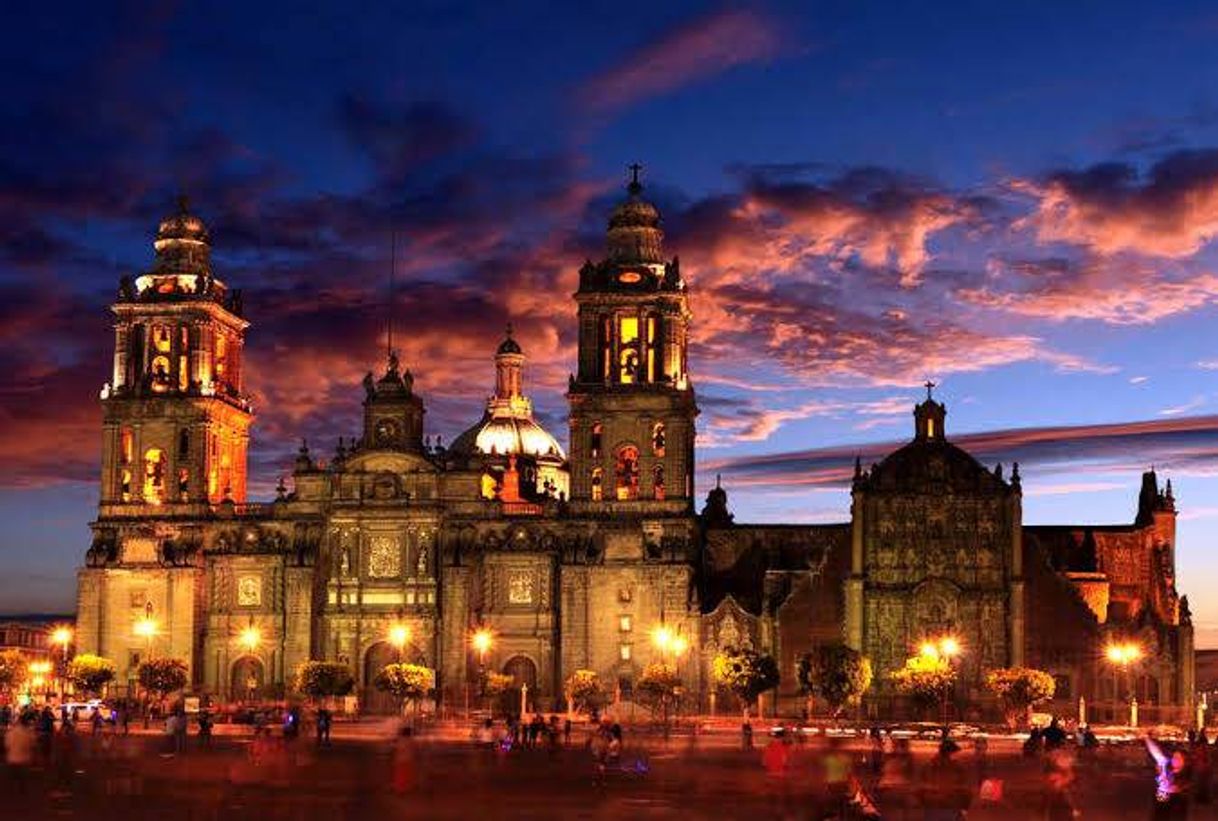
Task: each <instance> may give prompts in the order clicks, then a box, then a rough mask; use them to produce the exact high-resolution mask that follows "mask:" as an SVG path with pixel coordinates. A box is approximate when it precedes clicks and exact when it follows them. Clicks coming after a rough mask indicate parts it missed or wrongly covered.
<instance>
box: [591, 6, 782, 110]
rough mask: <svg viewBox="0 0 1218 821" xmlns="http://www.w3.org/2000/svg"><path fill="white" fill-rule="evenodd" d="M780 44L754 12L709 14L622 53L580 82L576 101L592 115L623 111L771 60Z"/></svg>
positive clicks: (773, 27) (774, 29) (771, 26)
mask: <svg viewBox="0 0 1218 821" xmlns="http://www.w3.org/2000/svg"><path fill="white" fill-rule="evenodd" d="M782 40H783V38H782V36H781V32H780V29H779V26H778V24H777V23H776V22H774V21H772V20H770V19H769V18H767V17H765V16H763V15H762V14H760V13H758V12H756V11H751V10H747V9H739V10H725V11H717V12H713V13H711V14H707V15H705V16H702V17H699V18H698V19H696V20H692V21H689V22H686V23H684V24H682V25H681V26H679V27H677V28H675V29H673V30H671V31H669V32H667V33H665V34H663V35H662V36H660V37H659V38H657V39H655V40H653V41H651V42H649V43H647V44H646V45H644V46H642V47H641V48H639V49H637V50H635V51H633V52H631V53H629V54H627V55H626V56H625V57H624V58H623V59H621V60H620V61H619V62H617V63H616V64H614V65H613V66H611V67H610V68H608V69H607V70H605V71H604V72H602V73H600V74H598V75H596V76H594V77H592V78H591V79H589V80H588V81H587V82H585V83H584V84H583V85H582V86H581V87H580V88H579V89H578V92H577V93H578V99H579V102H580V103H581V104H582V105H584V106H586V107H588V108H590V109H593V110H596V111H602V112H609V111H615V110H618V109H622V108H626V107H628V106H630V105H632V104H634V103H636V102H639V101H640V100H645V99H647V98H650V97H655V96H659V95H661V94H666V93H668V92H670V91H674V90H676V89H678V88H682V87H684V86H687V85H690V84H692V83H695V82H698V81H699V80H703V79H706V78H708V77H712V76H714V75H716V74H720V73H722V72H724V71H728V70H730V69H733V68H736V67H737V66H742V65H747V64H750V63H758V62H764V61H766V60H768V59H771V58H772V57H774V56H775V55H776V54H777V53H778V52H779V50H780V49H781V48H782Z"/></svg>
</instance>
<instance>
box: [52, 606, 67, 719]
mask: <svg viewBox="0 0 1218 821" xmlns="http://www.w3.org/2000/svg"><path fill="white" fill-rule="evenodd" d="M71 643H72V628H70V627H68V626H67V625H60V626H59V627H56V628H55V629H54V630H52V631H51V644H58V645H59V649H60V654H61V655H60V665H61V666H62V667H63V671H62V673H61V674H60V675H59V676H58V678H59V701H60V703H62V702H63V684H64V677H65V676H66V675H67V667H68V645H69V644H71Z"/></svg>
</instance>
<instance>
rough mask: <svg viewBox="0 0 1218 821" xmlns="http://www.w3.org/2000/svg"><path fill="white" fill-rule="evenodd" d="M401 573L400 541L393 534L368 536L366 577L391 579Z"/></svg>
mask: <svg viewBox="0 0 1218 821" xmlns="http://www.w3.org/2000/svg"><path fill="white" fill-rule="evenodd" d="M401 573H402V541H401V539H400V537H399V536H398V535H397V534H395V533H374V534H371V535H369V536H368V576H369V577H370V578H373V579H392V578H394V577H396V576H400V575H401Z"/></svg>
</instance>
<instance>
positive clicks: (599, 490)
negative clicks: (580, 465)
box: [592, 468, 604, 502]
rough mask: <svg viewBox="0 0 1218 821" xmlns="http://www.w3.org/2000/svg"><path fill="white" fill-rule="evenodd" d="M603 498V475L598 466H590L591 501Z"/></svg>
mask: <svg viewBox="0 0 1218 821" xmlns="http://www.w3.org/2000/svg"><path fill="white" fill-rule="evenodd" d="M603 498H604V476H603V471H601V469H600V468H592V501H594V502H599V501H600V500H601V499H603Z"/></svg>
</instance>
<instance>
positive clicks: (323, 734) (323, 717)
mask: <svg viewBox="0 0 1218 821" xmlns="http://www.w3.org/2000/svg"><path fill="white" fill-rule="evenodd" d="M333 721H334V716H333V715H331V714H330V711H329V710H327V709H326V708H325V707H322V708H321V709H319V710H318V711H317V743H318V745H325V744H329V743H330V724H331V722H333Z"/></svg>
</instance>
